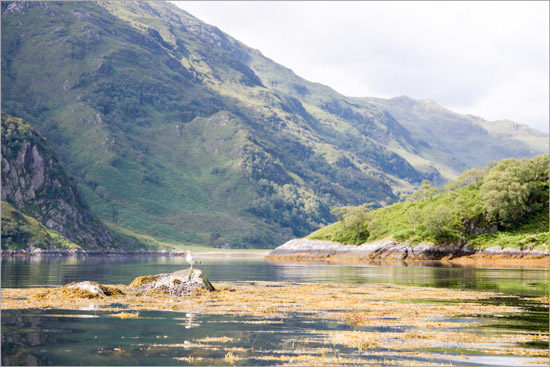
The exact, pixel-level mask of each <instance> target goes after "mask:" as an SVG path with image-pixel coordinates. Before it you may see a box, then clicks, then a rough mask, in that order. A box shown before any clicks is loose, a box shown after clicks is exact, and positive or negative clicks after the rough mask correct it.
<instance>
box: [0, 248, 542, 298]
mask: <svg viewBox="0 0 550 367" xmlns="http://www.w3.org/2000/svg"><path fill="white" fill-rule="evenodd" d="M199 255H200V254H199ZM200 259H201V261H202V262H203V263H202V264H201V265H200V266H199V268H200V269H201V270H203V271H204V272H205V274H206V275H207V276H208V278H209V279H210V280H211V281H212V282H214V283H215V282H242V281H291V282H345V283H395V284H404V285H418V286H431V287H441V288H458V289H484V290H495V291H501V292H505V293H514V294H518V295H547V294H548V290H549V288H548V284H549V279H548V271H547V270H540V269H480V268H462V267H441V266H439V267H436V266H396V265H395V264H393V266H389V265H369V264H326V263H320V262H317V263H315V262H310V263H292V262H265V261H264V260H263V259H261V258H251V257H240V258H239V257H207V256H205V255H204V256H201V257H200ZM188 267H189V265H188V264H187V263H186V262H185V259H184V258H183V257H153V256H85V257H82V256H80V257H77V256H74V257H57V256H52V257H50V256H42V257H4V258H2V273H1V275H2V287H4V288H25V287H56V286H60V285H63V284H67V283H69V282H72V281H81V280H91V281H98V282H100V283H107V284H129V283H130V282H131V281H132V280H133V279H134V278H136V277H138V276H142V275H149V274H158V273H168V272H173V271H177V270H181V269H185V268H188Z"/></svg>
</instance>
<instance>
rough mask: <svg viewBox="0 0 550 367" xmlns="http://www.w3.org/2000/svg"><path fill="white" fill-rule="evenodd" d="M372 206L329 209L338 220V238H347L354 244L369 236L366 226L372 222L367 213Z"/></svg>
mask: <svg viewBox="0 0 550 367" xmlns="http://www.w3.org/2000/svg"><path fill="white" fill-rule="evenodd" d="M373 205H374V203H368V204H363V205H360V206H345V207H339V208H331V212H332V214H334V215H336V216H338V218H339V219H340V231H339V232H340V233H338V234H337V236H338V238H349V239H351V242H352V243H355V244H358V243H359V242H361V241H362V240H363V239H366V238H367V237H368V235H369V232H368V225H369V222H370V221H371V220H372V216H371V215H370V214H369V211H370V210H371V207H372V206H373Z"/></svg>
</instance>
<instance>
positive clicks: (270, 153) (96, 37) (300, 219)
mask: <svg viewBox="0 0 550 367" xmlns="http://www.w3.org/2000/svg"><path fill="white" fill-rule="evenodd" d="M2 110H3V111H5V112H7V113H10V114H11V115H14V116H18V117H22V118H25V119H26V120H27V121H29V122H30V123H31V124H32V125H33V127H34V128H35V129H37V130H38V131H39V132H40V134H41V135H42V136H44V137H46V138H47V140H48V143H49V144H50V145H51V146H52V147H53V149H54V150H55V152H56V154H57V155H58V157H59V158H60V160H61V161H62V163H63V164H64V166H65V167H67V169H68V171H69V172H70V174H71V175H72V176H73V177H75V180H76V181H77V183H78V187H79V189H80V191H81V192H82V193H83V195H84V197H85V199H86V201H87V202H88V203H89V205H90V207H91V209H92V211H93V212H94V213H95V214H96V215H98V216H99V217H100V218H101V219H102V220H104V221H105V222H108V223H113V225H114V226H116V227H118V228H126V229H129V230H131V231H132V232H133V233H138V234H145V235H149V236H152V237H154V238H156V239H159V240H162V241H167V242H180V243H197V244H210V245H215V246H226V245H227V244H229V245H231V246H233V247H236V246H254V247H264V246H274V245H277V244H280V243H282V242H284V241H285V240H287V239H289V238H292V237H296V236H304V235H306V234H307V233H310V232H311V231H313V230H315V229H317V228H319V227H321V226H322V225H325V224H327V223H330V222H332V221H334V220H335V219H336V217H335V216H334V215H332V214H331V212H330V207H331V206H342V205H359V204H360V203H363V202H375V203H376V205H377V206H382V205H385V204H387V203H389V202H395V201H397V198H398V196H399V194H400V193H401V192H411V191H412V190H413V189H414V188H415V187H417V186H418V185H419V184H420V182H421V181H422V180H424V179H428V180H430V181H431V182H433V183H434V184H441V183H443V181H444V178H445V177H448V175H447V173H446V171H445V169H446V168H445V167H446V166H444V165H438V163H437V162H435V160H434V162H435V163H434V164H431V163H430V161H427V159H429V157H428V158H426V157H427V156H426V155H424V154H423V150H422V149H424V148H423V147H425V146H426V144H428V143H431V142H426V141H424V140H422V139H420V138H419V137H418V136H416V135H415V132H414V131H413V130H408V129H407V128H405V127H404V125H402V124H401V123H400V122H399V121H398V120H396V119H395V118H394V116H393V115H392V114H391V113H389V112H388V110H386V109H385V108H381V107H379V106H377V105H376V104H375V103H371V102H368V101H365V100H359V99H351V98H347V97H344V96H342V95H340V94H338V93H336V92H335V91H333V90H332V89H330V88H328V87H326V86H322V85H320V84H316V83H311V82H308V81H306V80H304V79H302V78H300V77H298V76H296V75H295V74H294V73H293V72H292V71H291V70H289V69H287V68H284V67H283V66H281V65H278V64H276V63H275V62H273V61H272V60H269V59H267V58H265V57H264V56H263V55H262V54H261V53H260V52H259V51H257V50H253V49H250V48H248V47H246V46H245V45H243V44H242V43H240V42H239V41H237V40H235V39H233V38H231V37H229V36H228V35H226V34H224V33H223V32H221V31H220V30H219V29H217V28H216V27H213V26H210V25H207V24H205V23H203V22H201V21H200V20H198V19H196V18H194V17H193V16H192V15H190V14H188V13H186V12H184V11H182V10H180V9H179V8H177V7H175V6H174V5H172V4H170V3H165V2H101V3H95V2H56V3H51V2H46V3H38V2H2ZM540 139H543V138H540ZM537 141H538V140H537ZM440 149H442V148H441V147H439V146H434V147H431V148H429V152H430V154H432V155H433V156H436V155H437V154H438V153H439V152H440ZM472 149H473V148H472ZM474 154H475V153H474ZM502 154H504V155H503V156H499V157H498V158H499V159H500V158H504V157H506V156H507V152H505V151H504V152H503V153H502ZM534 154H536V153H533V154H531V155H534ZM434 159H435V158H434ZM470 163H472V162H466V163H464V164H465V165H466V166H469V164H470ZM472 166H473V165H472ZM438 169H439V170H438Z"/></svg>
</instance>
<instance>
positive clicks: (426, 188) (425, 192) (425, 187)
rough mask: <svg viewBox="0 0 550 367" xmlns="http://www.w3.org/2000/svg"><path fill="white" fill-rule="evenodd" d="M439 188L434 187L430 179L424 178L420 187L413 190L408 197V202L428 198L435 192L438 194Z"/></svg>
mask: <svg viewBox="0 0 550 367" xmlns="http://www.w3.org/2000/svg"><path fill="white" fill-rule="evenodd" d="M437 192H438V190H437V188H435V187H433V186H432V184H431V183H430V181H428V180H423V181H422V183H421V184H420V188H419V189H418V190H416V191H415V192H413V193H412V194H411V196H409V197H408V198H407V201H408V202H415V201H418V200H423V199H427V198H431V197H433V196H434V195H435V194H437Z"/></svg>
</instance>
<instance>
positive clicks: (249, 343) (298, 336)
mask: <svg viewBox="0 0 550 367" xmlns="http://www.w3.org/2000/svg"><path fill="white" fill-rule="evenodd" d="M196 257H197V258H199V259H200V260H202V261H203V264H201V265H198V266H197V267H198V268H200V269H201V270H202V271H203V272H204V273H205V274H206V275H207V276H208V278H209V279H210V280H211V282H212V283H213V284H214V285H216V283H219V282H236V283H239V282H254V281H283V282H293V283H307V282H316V283H317V282H321V283H323V282H330V283H354V284H363V283H364V284H365V286H368V284H370V283H389V284H399V285H414V286H426V287H437V288H442V289H445V288H452V289H467V290H476V291H480V292H483V291H496V292H499V293H502V295H503V296H502V298H498V297H497V298H495V299H491V300H488V301H486V302H490V303H494V304H507V305H511V306H519V307H521V308H522V309H523V311H522V313H520V314H513V315H509V316H505V317H499V318H498V319H496V320H491V319H490V318H489V319H483V320H485V321H484V322H487V324H488V325H489V324H490V328H488V329H487V331H481V332H492V333H510V332H517V333H523V332H529V331H534V332H537V331H542V332H545V331H548V322H549V320H548V307H544V306H543V305H540V303H539V304H537V303H536V302H531V301H530V299H531V298H532V297H541V296H547V295H548V292H549V275H548V271H547V270H538V269H475V268H460V267H422V266H415V267H406V266H373V265H356V264H355V265H329V264H319V263H310V264H307V263H276V262H265V261H264V260H263V259H261V258H257V257H240V258H239V257H237V258H235V257H207V256H201V255H200V253H199V254H196ZM187 267H188V264H187V263H186V262H185V259H184V258H183V257H148V256H87V257H4V258H2V268H1V276H2V278H1V281H2V283H1V284H2V288H25V287H56V286H60V285H63V284H66V283H69V282H72V281H82V280H92V281H98V282H100V283H104V284H129V283H130V282H131V281H132V280H133V279H134V278H136V277H138V276H141V275H148V274H157V273H168V272H173V271H176V270H180V269H183V268H187ZM507 295H508V296H509V295H513V296H515V297H507ZM411 307H414V305H411ZM129 311H130V310H129ZM1 316H2V365H59V366H69V365H70V366H77V365H112V366H116V365H127V366H128V365H130V366H134V365H136V366H137V365H163V366H164V365H166V366H169V365H281V364H283V365H285V364H288V363H285V362H284V361H281V360H280V359H279V360H276V359H271V358H272V357H273V356H281V355H285V354H292V353H300V352H299V351H302V352H303V353H309V354H315V353H317V354H318V355H319V356H320V355H321V354H323V356H324V353H325V350H327V351H328V352H327V353H332V354H335V353H338V356H339V357H340V356H343V358H345V357H346V356H347V357H351V356H353V357H354V358H358V357H359V358H362V360H363V361H364V364H370V365H378V364H379V365H383V364H384V363H386V362H387V361H388V358H390V359H391V361H392V363H395V364H396V365H409V364H413V363H414V364H416V365H427V366H429V365H434V364H439V365H441V364H447V365H449V364H450V363H452V364H453V365H465V366H468V365H476V366H478V365H485V366H506V365H518V366H519V365H525V363H526V362H529V358H525V357H520V356H495V355H480V354H476V353H474V354H471V355H469V357H468V359H464V358H463V354H464V353H465V352H464V351H456V352H453V351H452V350H446V351H439V352H438V351H435V352H433V351H432V355H431V357H430V359H427V357H425V356H422V354H420V355H418V356H414V355H408V356H404V355H403V353H402V352H403V351H396V354H395V355H393V356H391V357H388V356H387V355H384V354H383V353H388V352H383V351H382V350H378V349H376V350H371V351H368V350H366V351H365V350H363V351H358V350H357V349H353V348H348V347H344V346H342V345H340V346H338V348H334V346H332V345H327V344H326V342H322V341H321V340H317V339H316V335H317V334H318V333H322V332H326V331H329V330H330V331H350V330H360V331H377V332H381V333H383V332H396V330H392V328H388V327H379V328H374V327H357V326H351V325H347V324H344V323H342V322H337V321H336V320H328V319H327V320H324V319H321V320H319V319H307V318H305V319H304V318H303V317H292V316H290V317H288V318H285V319H284V320H270V319H269V318H263V319H261V320H258V319H257V318H253V317H244V316H239V317H236V316H229V315H200V314H190V313H183V312H170V311H143V312H140V317H139V318H138V319H121V318H119V317H118V318H117V317H112V315H110V313H109V312H107V311H103V310H98V309H89V310H78V311H67V310H18V311H14V310H5V311H4V310H2V315H1ZM457 322H458V323H460V322H461V320H460V319H458V320H457ZM401 332H402V330H401ZM541 343H542V344H544V342H541ZM539 344H540V343H539ZM532 347H534V348H544V346H541V345H533V346H532ZM546 347H547V345H546ZM296 351H298V352H296ZM399 353H401V354H399ZM466 353H467V351H466ZM234 356H239V358H236V359H234ZM328 357H329V356H327V358H328ZM343 360H345V359H343ZM342 364H344V365H346V363H342Z"/></svg>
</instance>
